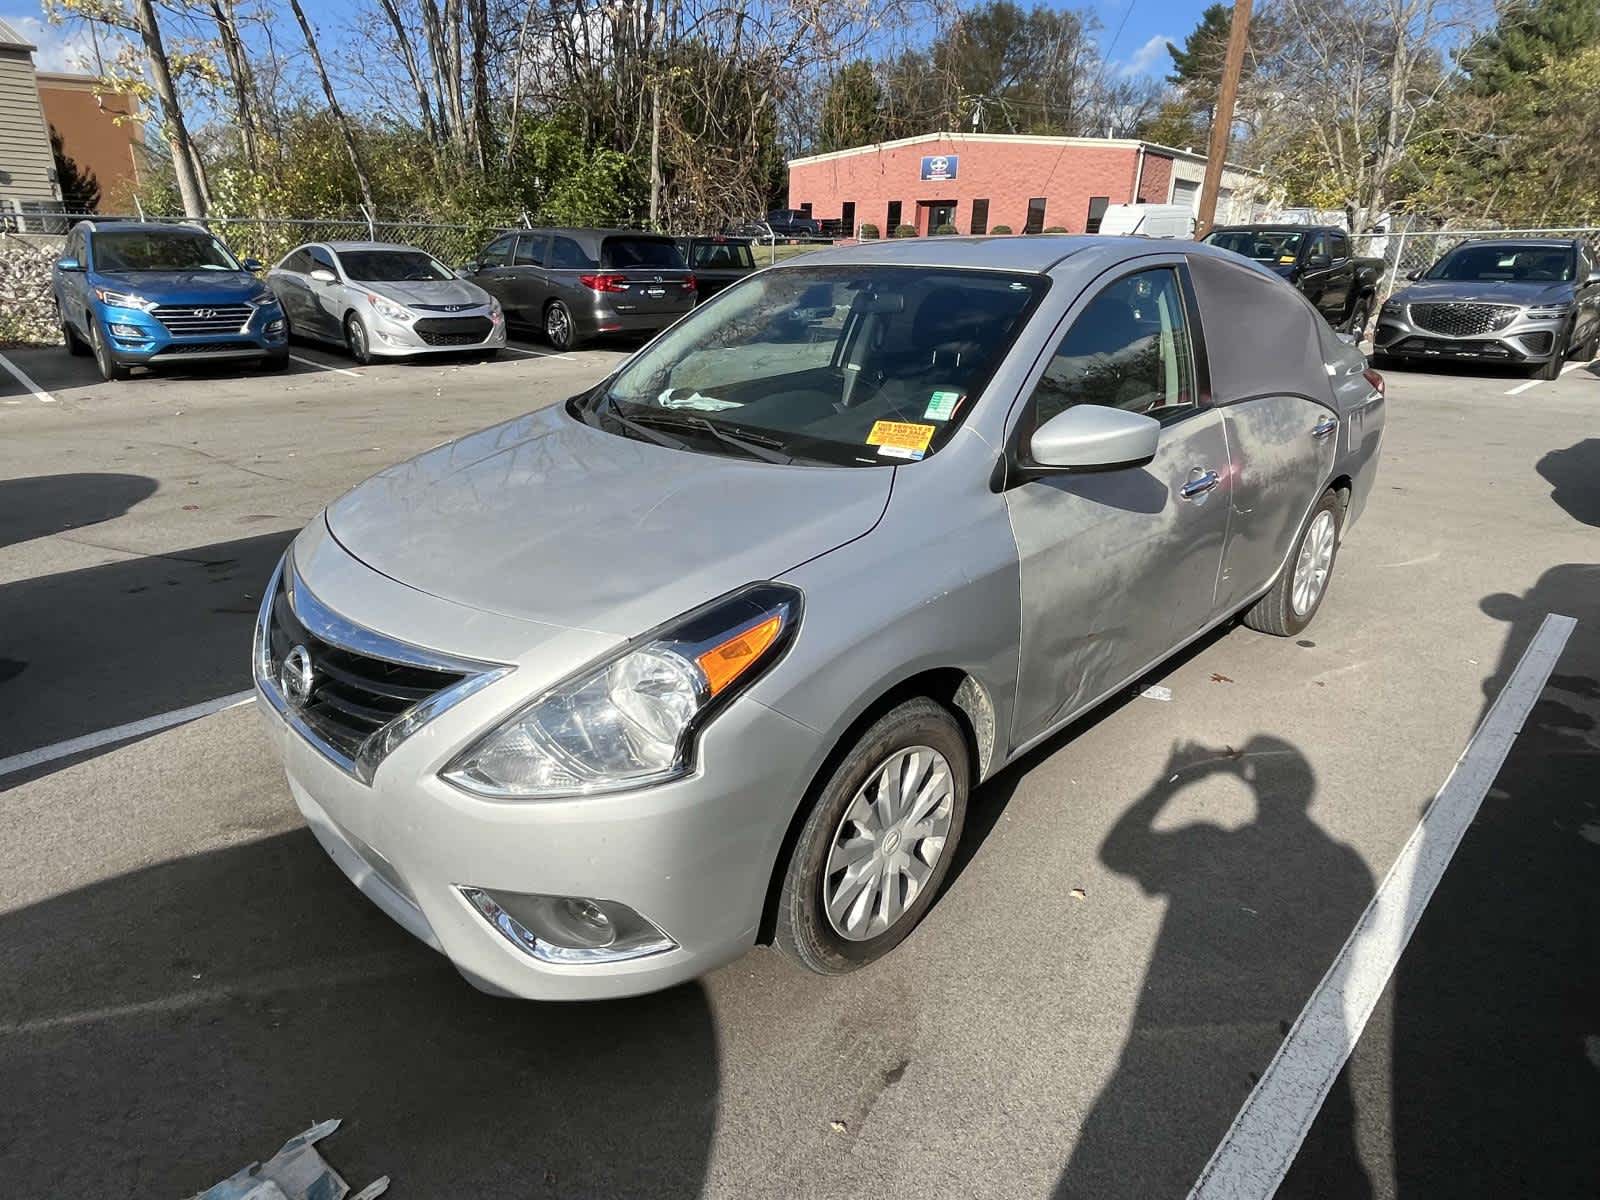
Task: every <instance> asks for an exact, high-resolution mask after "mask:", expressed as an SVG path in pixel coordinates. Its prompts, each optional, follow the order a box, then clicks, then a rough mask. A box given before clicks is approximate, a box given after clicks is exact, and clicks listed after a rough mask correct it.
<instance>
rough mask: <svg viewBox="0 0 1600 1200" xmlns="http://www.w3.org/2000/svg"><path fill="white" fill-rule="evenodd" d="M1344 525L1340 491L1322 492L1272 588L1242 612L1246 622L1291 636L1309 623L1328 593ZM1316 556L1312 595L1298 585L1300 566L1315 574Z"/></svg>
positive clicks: (1265, 631)
mask: <svg viewBox="0 0 1600 1200" xmlns="http://www.w3.org/2000/svg"><path fill="white" fill-rule="evenodd" d="M1343 524H1344V504H1343V502H1342V501H1340V499H1339V493H1338V492H1335V491H1334V490H1332V489H1331V488H1330V489H1329V490H1328V491H1326V492H1323V493H1322V499H1321V500H1318V501H1317V506H1316V508H1314V509H1312V510H1311V517H1310V519H1309V520H1307V521H1306V524H1305V528H1304V529H1302V530H1301V531H1300V537H1299V538H1298V539H1297V540H1296V541H1295V544H1294V552H1293V553H1292V554H1290V555H1289V561H1288V562H1287V563H1285V564H1284V568H1283V572H1282V574H1280V575H1279V576H1278V581H1277V582H1276V583H1274V584H1273V585H1272V590H1271V591H1269V592H1268V593H1267V594H1266V595H1265V596H1263V597H1261V599H1259V600H1257V601H1256V602H1255V603H1254V604H1253V605H1251V606H1250V608H1249V609H1248V610H1247V611H1246V612H1245V614H1244V623H1245V624H1246V625H1248V626H1249V627H1250V628H1251V629H1254V630H1256V631H1257V632H1258V633H1270V634H1273V635H1274V636H1276V637H1293V636H1294V635H1295V634H1297V633H1299V632H1300V631H1301V630H1302V629H1304V628H1305V627H1306V626H1307V625H1309V624H1311V618H1312V617H1314V616H1316V615H1317V609H1319V608H1321V607H1322V600H1323V597H1325V596H1326V595H1327V594H1328V583H1329V582H1330V581H1331V580H1332V578H1333V568H1334V564H1335V563H1336V562H1337V561H1338V557H1339V533H1340V530H1341V528H1342V526H1343ZM1319 558H1321V560H1322V561H1321V567H1320V570H1321V578H1320V579H1316V580H1314V582H1313V583H1312V584H1311V588H1310V591H1311V594H1310V595H1307V593H1306V592H1305V591H1302V590H1301V588H1300V587H1299V586H1298V584H1299V582H1300V580H1301V577H1302V569H1305V570H1308V571H1311V572H1313V573H1315V572H1316V570H1317V569H1318V567H1317V565H1316V564H1317V561H1318V559H1319ZM1297 593H1298V596H1297ZM1297 600H1298V602H1297Z"/></svg>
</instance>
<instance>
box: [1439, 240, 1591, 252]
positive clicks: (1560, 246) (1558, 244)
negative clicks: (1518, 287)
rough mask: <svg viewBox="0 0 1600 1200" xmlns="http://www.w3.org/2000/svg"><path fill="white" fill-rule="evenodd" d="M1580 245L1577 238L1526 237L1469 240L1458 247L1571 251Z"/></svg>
mask: <svg viewBox="0 0 1600 1200" xmlns="http://www.w3.org/2000/svg"><path fill="white" fill-rule="evenodd" d="M1577 244H1578V239H1577V238H1524V237H1497V238H1468V239H1467V240H1466V241H1464V242H1462V243H1460V245H1458V246H1456V247H1455V248H1456V249H1457V250H1459V249H1461V247H1462V246H1526V247H1528V248H1529V249H1530V250H1571V249H1572V248H1573V247H1574V246H1576V245H1577Z"/></svg>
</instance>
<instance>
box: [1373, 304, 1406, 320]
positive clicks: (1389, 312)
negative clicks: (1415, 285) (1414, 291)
mask: <svg viewBox="0 0 1600 1200" xmlns="http://www.w3.org/2000/svg"><path fill="white" fill-rule="evenodd" d="M1404 308H1405V304H1404V303H1402V302H1401V301H1399V300H1385V301H1384V302H1383V307H1382V308H1380V309H1379V310H1378V313H1379V315H1380V316H1385V317H1398V316H1399V315H1400V313H1401V310H1403V309H1404Z"/></svg>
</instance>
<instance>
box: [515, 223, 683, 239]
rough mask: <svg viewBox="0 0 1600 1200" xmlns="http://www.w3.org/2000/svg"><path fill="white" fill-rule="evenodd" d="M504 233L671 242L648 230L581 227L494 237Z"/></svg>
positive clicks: (540, 227)
mask: <svg viewBox="0 0 1600 1200" xmlns="http://www.w3.org/2000/svg"><path fill="white" fill-rule="evenodd" d="M506 233H560V234H565V235H568V236H576V237H594V238H608V237H644V238H659V239H660V240H662V241H665V242H670V241H671V240H672V236H671V235H670V234H666V233H656V232H655V231H653V230H650V229H604V228H599V229H597V228H592V227H585V226H582V225H535V226H534V227H533V228H532V229H503V230H501V231H500V233H497V234H495V237H496V238H498V237H500V236H501V234H506Z"/></svg>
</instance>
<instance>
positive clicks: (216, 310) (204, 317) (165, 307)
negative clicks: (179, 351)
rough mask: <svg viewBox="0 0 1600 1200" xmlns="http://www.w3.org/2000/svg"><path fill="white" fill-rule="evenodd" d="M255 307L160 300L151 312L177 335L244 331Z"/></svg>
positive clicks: (192, 335)
mask: <svg viewBox="0 0 1600 1200" xmlns="http://www.w3.org/2000/svg"><path fill="white" fill-rule="evenodd" d="M254 312H255V309H253V308H251V307H250V306H249V305H248V304H215V305H212V304H159V305H157V306H156V307H155V308H154V309H153V310H152V311H151V313H150V315H151V316H153V317H154V318H155V319H156V320H158V321H160V322H161V323H162V324H163V325H165V326H166V327H167V331H168V332H169V333H171V334H173V335H174V336H175V337H198V336H200V335H203V334H208V333H242V332H243V331H244V327H245V326H246V325H248V324H249V323H250V317H251V314H253V313H254Z"/></svg>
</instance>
